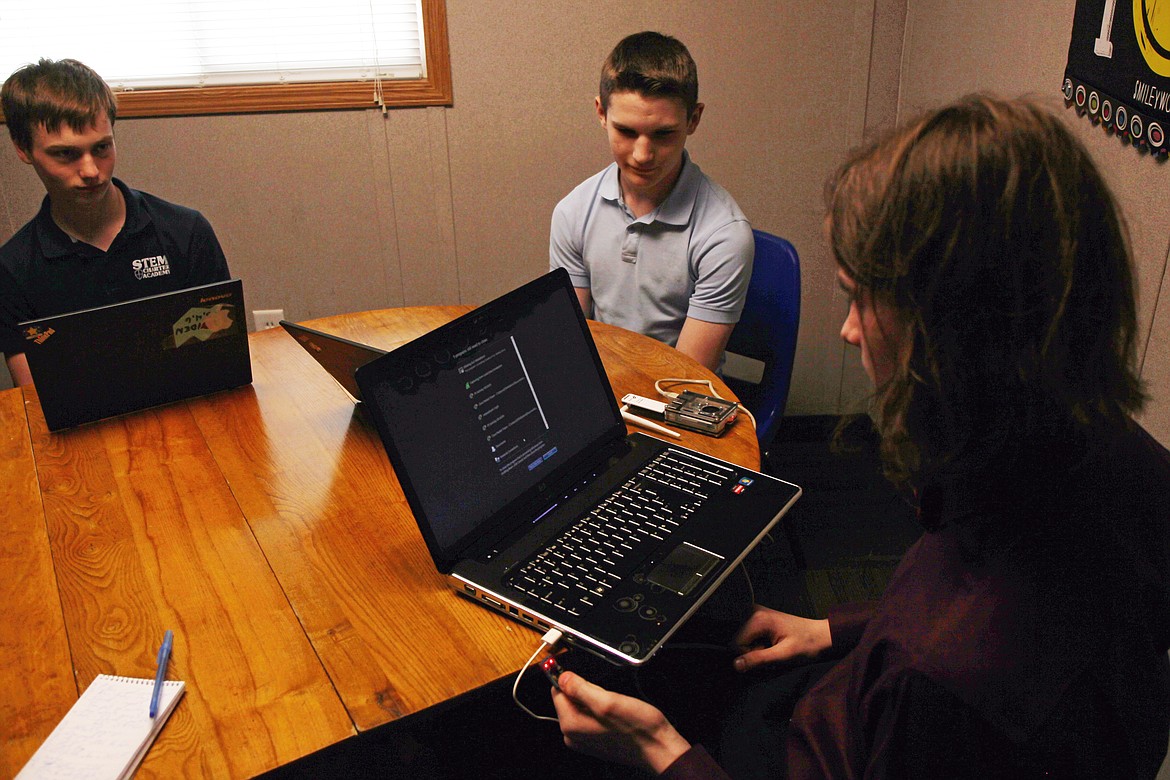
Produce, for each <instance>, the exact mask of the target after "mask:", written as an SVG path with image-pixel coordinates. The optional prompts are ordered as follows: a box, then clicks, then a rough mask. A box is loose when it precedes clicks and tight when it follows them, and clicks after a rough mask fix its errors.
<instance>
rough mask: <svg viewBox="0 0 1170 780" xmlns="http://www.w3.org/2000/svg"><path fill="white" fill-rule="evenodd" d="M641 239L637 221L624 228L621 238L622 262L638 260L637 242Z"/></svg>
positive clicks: (631, 262)
mask: <svg viewBox="0 0 1170 780" xmlns="http://www.w3.org/2000/svg"><path fill="white" fill-rule="evenodd" d="M641 240H642V230H641V228H640V227H639V225H638V224H637V223H634V224H632V225H630V226H628V227H627V228H626V236H625V238H624V239H622V262H623V263H630V264H633V263H636V262H638V244H639V242H640V241H641Z"/></svg>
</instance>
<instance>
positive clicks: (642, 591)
mask: <svg viewBox="0 0 1170 780" xmlns="http://www.w3.org/2000/svg"><path fill="white" fill-rule="evenodd" d="M357 382H358V386H359V387H360V388H361V392H362V397H363V398H365V399H366V410H367V412H369V414H370V415H371V417H372V418H373V419H374V421H375V423H376V424H377V427H378V432H379V434H380V435H381V437H382V441H383V443H384V444H385V446H386V451H387V453H388V455H389V458H390V462H391V464H393V466H394V470H395V472H396V474H397V476H398V480H399V482H400V483H401V485H402V489H403V492H404V493H405V494H406V498H407V500H408V501H409V503H410V507H411V510H412V511H413V513H414V517H415V520H416V521H417V523H418V527H419V530H420V531H421V533H422V536H423V538H424V539H425V540H426V543H427V546H428V548H429V550H430V553H431V557H432V558H433V560H434V563H435V566H436V567H437V568H438V570H439V571H441V572H444V573H447V574H449V575H450V576H451V578H452V583H453V584H454V585H455V587H456V588H457V589H458V592H459V593H461V594H462V595H464V596H466V597H468V598H470V599H473V600H475V601H476V602H477V603H479V604H482V605H485V606H487V607H490V608H492V609H494V610H497V611H499V612H501V613H503V614H505V615H508V616H510V617H512V618H513V619H515V620H517V621H519V622H521V623H524V624H526V625H529V626H531V627H532V628H534V629H538V630H547V629H548V628H550V627H556V628H558V629H560V630H561V631H562V632H564V634H565V638H566V640H567V641H569V642H570V643H573V644H576V645H578V646H580V647H582V648H585V649H588V650H591V651H594V652H596V653H598V654H600V655H601V656H603V657H605V658H607V659H609V660H611V661H614V662H617V663H625V664H635V665H636V664H642V663H645V662H646V661H647V660H649V658H650V657H651V656H652V655H653V654H654V653H655V651H657V650H658V648H660V647H661V646H662V644H663V643H664V642H665V641H666V640H667V639H668V638H669V637H670V636H671V634H673V633H674V632H675V631H676V630H677V629H678V628H679V627H680V626H681V625H682V624H683V623H684V622H685V621H686V620H687V619H688V618H689V617H690V616H691V615H692V614H694V612H695V611H696V610H697V609H698V608H699V606H700V605H701V604H702V603H703V602H704V601H705V600H706V599H707V598H708V597H709V596H710V595H711V593H712V592H713V591H714V590H715V588H716V587H717V586H718V585H719V584H720V583H721V582H722V581H723V579H724V578H725V577H727V575H728V574H729V573H730V572H731V571H732V570H733V569H734V568H735V567H736V566H737V565H738V564H739V563H740V562H741V561H742V560H743V558H744V556H746V555H747V553H748V552H749V551H750V550H751V549H752V548H753V547H754V546H755V545H756V544H757V543H758V542H759V541H760V539H762V538H763V536H764V535H765V534H766V533H767V532H768V531H769V530H770V529H771V528H772V527H773V526H774V525H775V524H776V523H777V522H778V521H779V520H780V518H781V517H782V516H783V515H784V514H785V512H787V511H788V509H789V508H790V507H791V506H792V504H793V503H794V502H795V501H796V499H797V498H798V497H799V496H800V488H798V487H796V486H795V485H792V484H789V483H787V482H783V481H781V480H779V479H775V478H773V477H770V476H767V475H764V474H760V473H757V472H755V471H751V470H749V469H745V468H742V467H740V466H737V465H734V464H732V463H727V462H725V461H721V460H719V459H717V458H713V457H711V456H709V455H704V454H701V453H697V452H693V451H691V450H687V449H685V448H682V447H679V446H676V445H673V444H667V443H665V442H663V441H660V440H658V439H655V438H652V437H649V436H645V435H642V434H633V435H627V434H626V428H625V424H624V422H623V420H622V417H621V413H620V411H619V408H618V405H617V402H616V399H615V397H614V391H613V389H612V388H611V386H610V383H609V380H608V378H607V377H606V374H605V369H604V368H603V367H602V364H601V359H600V357H599V356H598V353H597V348H596V346H595V345H594V343H593V339H592V336H591V334H590V332H589V328H588V326H587V325H586V322H585V318H584V317H583V316H582V314H581V309H580V306H579V305H578V303H577V298H576V296H575V294H574V292H573V288H572V285H571V284H570V282H569V276H568V274H567V273H565V272H564V270H562V269H558V270H557V271H554V272H552V273H550V274H547V275H545V276H543V277H540V278H538V279H536V280H535V281H533V282H530V283H529V284H526V285H524V286H523V287H521V288H519V289H517V290H515V291H513V292H511V293H508V294H507V295H504V296H503V297H501V298H499V299H497V300H495V301H492V302H491V303H488V304H486V305H484V306H482V307H480V308H479V309H476V310H475V311H473V312H471V313H469V314H467V315H465V316H463V317H461V318H459V319H457V320H455V321H453V322H451V323H449V324H448V325H445V326H443V327H441V328H439V329H437V330H434V331H432V332H430V333H428V334H426V335H424V336H422V337H420V338H418V339H416V340H415V341H412V342H410V343H408V344H406V345H404V346H402V347H400V348H398V349H396V350H394V351H392V352H389V353H387V354H386V355H383V356H382V357H379V358H378V359H376V360H374V361H372V362H370V363H367V364H366V365H364V366H362V367H361V368H359V369H358V370H357Z"/></svg>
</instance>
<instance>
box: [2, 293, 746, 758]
mask: <svg viewBox="0 0 1170 780" xmlns="http://www.w3.org/2000/svg"><path fill="white" fill-rule="evenodd" d="M468 310H469V307H416V308H405V309H388V310H382V311H372V312H364V313H360V314H348V315H339V316H336V317H329V318H324V319H321V320H316V321H313V322H309V323H306V324H308V325H309V326H310V327H315V328H318V329H320V330H325V331H328V332H330V333H335V334H337V335H340V336H344V337H346V338H349V339H352V340H356V341H362V342H365V343H369V344H372V345H374V346H378V347H381V348H383V349H393V348H394V347H396V346H398V345H400V344H403V343H405V342H406V341H409V340H411V339H413V338H415V337H417V336H419V335H421V334H423V333H425V332H427V331H429V330H431V329H433V328H435V327H437V326H438V325H441V324H443V323H445V322H447V321H449V320H451V319H453V318H454V317H456V316H458V315H459V314H461V313H463V312H465V311H468ZM590 325H591V328H592V330H593V333H594V335H595V338H596V340H597V342H598V347H599V351H600V353H601V356H602V360H603V362H604V363H605V366H606V370H607V372H608V374H609V378H610V382H611V384H612V385H613V388H614V392H615V395H616V396H617V397H619V398H620V397H621V396H622V395H624V394H625V393H627V392H634V393H638V394H639V395H645V396H648V397H653V396H654V380H655V379H658V378H663V377H687V378H691V377H703V378H713V377H712V375H711V374H710V372H708V371H706V370H705V369H703V368H701V367H700V366H699V365H698V364H697V363H695V362H694V361H692V360H690V359H689V358H686V357H684V356H683V355H681V354H680V353H678V352H676V351H675V350H673V349H670V348H669V347H666V346H664V345H662V344H660V343H658V342H656V341H653V340H652V339H649V338H646V337H644V336H640V335H637V334H633V333H629V332H627V331H624V330H621V329H619V328H613V327H609V326H605V325H599V324H596V323H590ZM250 346H251V350H252V368H253V383H252V385H250V386H248V387H243V388H238V389H236V390H231V391H226V392H222V393H216V394H214V395H211V396H207V397H204V398H199V399H194V400H191V401H188V402H185V403H178V404H172V405H169V406H165V407H160V408H158V409H153V410H147V411H145V412H139V413H136V414H133V415H126V416H123V417H120V418H116V419H113V420H106V421H102V422H99V423H94V424H91V425H86V426H81V427H79V428H75V429H72V430H67V431H62V432H59V433H57V434H51V433H49V432H48V430H47V429H46V427H45V424H44V419H43V417H42V415H41V413H40V405H39V403H38V402H37V401H36V395H35V392H34V391H32V390H30V389H26V390H25V391H24V395H22V391H21V390H10V391H6V392H4V393H0V437H2V438H0V449H2V452H3V455H4V458H3V462H2V464H0V479H2V482H0V491H2V492H0V498H2V499H3V506H4V521H3V524H2V526H0V556H2V557H0V563H3V564H4V573H3V574H0V596H2V597H3V601H2V603H0V610H2V615H3V620H0V637H2V642H0V653H2V657H0V684H2V685H3V686H4V690H5V693H4V694H3V695H2V698H0V717H2V718H3V723H4V726H3V729H4V731H3V745H2V746H0V775H5V776H7V775H11V774H13V773H14V772H15V771H16V770H17V769H19V767H20V766H21V765H23V763H24V762H25V761H26V760H27V759H28V757H29V756H31V754H32V752H34V751H35V749H36V747H37V746H38V745H39V744H40V742H41V741H43V740H44V738H45V737H46V736H47V735H48V733H49V731H51V730H52V728H53V726H55V725H56V723H57V721H58V720H59V719H60V717H61V716H62V715H63V714H64V712H65V711H67V710H68V708H69V706H70V705H71V704H72V702H73V701H75V700H76V698H77V695H78V693H79V692H80V691H82V690H84V688H85V687H86V686H87V685H88V684H89V682H90V681H92V680H93V678H94V677H95V676H96V675H97V674H99V673H107V674H120V675H130V676H138V677H152V676H153V674H154V658H155V653H156V651H157V648H158V644H159V641H160V640H161V638H162V634H163V632H164V630H166V629H168V628H171V629H174V631H175V651H174V656H173V659H172V662H171V666H170V674H169V677H170V678H171V679H182V680H185V681H186V682H187V694H186V700H185V701H184V702H182V703H181V704H180V706H179V707H178V709H177V710H176V711H175V714H174V715H173V716H172V717H171V720H170V721H169V722H168V723H167V726H166V728H165V729H164V730H163V733H162V734H161V735H160V737H159V739H158V741H157V742H156V744H155V746H154V747H153V748H152V749H151V751H150V753H149V754H148V755H147V758H146V760H145V762H144V763H143V765H142V768H141V770H140V772H141V774H140V776H142V777H175V776H216V777H249V776H252V775H255V774H257V773H259V772H262V771H265V770H267V769H270V768H273V767H276V766H279V765H281V764H283V763H287V762H288V761H291V760H293V759H295V758H298V757H300V756H302V755H305V754H307V753H310V752H312V751H314V750H317V749H319V748H321V747H324V746H326V745H328V744H331V743H333V742H336V741H338V740H341V739H344V738H346V737H347V736H350V735H352V734H354V733H355V732H356V731H357V730H365V729H369V728H373V727H375V726H378V725H380V724H383V723H387V722H389V721H392V720H395V719H397V718H400V717H403V716H405V715H409V714H411V713H414V712H418V711H419V710H422V709H425V708H427V707H430V706H432V705H435V704H438V703H440V702H443V701H446V700H448V699H451V698H453V697H455V696H458V695H460V694H462V693H465V692H467V691H470V690H473V689H475V688H477V687H479V686H482V685H484V684H486V683H488V682H491V681H493V680H495V679H498V678H499V677H501V676H504V675H507V674H510V673H512V672H514V671H515V670H517V669H518V668H519V667H520V665H521V664H522V663H523V662H524V660H525V659H526V658H527V657H528V655H529V654H530V653H531V652H532V650H533V649H535V647H536V646H537V643H538V641H539V636H538V635H537V634H536V633H534V632H533V631H531V630H529V629H527V628H525V627H523V626H520V625H519V624H516V623H514V622H512V621H510V620H508V619H506V618H504V617H502V616H499V615H497V614H495V613H493V612H491V611H489V610H487V609H484V608H481V607H479V606H477V605H475V604H472V603H470V602H468V601H466V600H464V599H462V598H459V597H457V596H456V595H455V593H454V591H453V590H452V589H451V588H450V586H449V585H448V583H447V580H446V578H445V577H444V576H442V575H440V574H439V573H438V572H437V571H436V570H435V568H434V565H433V564H432V562H431V559H430V556H429V554H428V553H427V549H426V545H425V544H424V542H423V540H422V537H421V535H420V534H419V532H418V529H417V526H416V525H415V522H414V519H413V516H412V515H411V512H410V509H409V507H408V506H407V504H406V501H405V499H404V497H403V495H402V491H401V489H400V487H399V485H398V482H397V480H396V478H395V476H394V473H393V469H392V468H391V466H390V463H389V461H388V459H387V457H386V454H385V451H384V450H383V448H382V444H381V442H380V440H379V438H378V435H377V432H376V430H375V429H374V426H373V424H372V422H371V421H369V420H368V419H367V418H366V415H365V413H364V412H363V411H361V409H360V407H355V406H354V404H353V402H352V401H351V400H350V399H349V397H348V396H347V395H346V394H345V392H344V391H343V390H342V389H341V388H340V387H339V386H338V385H337V384H336V383H335V382H334V381H333V379H332V378H331V377H329V376H328V374H326V373H325V371H324V370H322V369H321V368H320V367H319V366H318V365H317V364H316V363H315V362H314V361H313V360H312V358H311V357H310V356H309V355H308V354H307V353H305V351H304V350H303V349H302V348H301V347H300V346H299V345H298V344H297V343H296V342H295V341H293V339H292V338H290V337H289V336H288V335H287V334H285V333H284V331H283V330H280V329H272V330H267V331H262V332H259V333H255V334H253V335H252V336H251V337H250ZM716 387H717V388H718V390H719V392H720V393H721V394H723V395H726V396H727V397H731V396H730V393H729V391H728V390H727V388H726V386H724V385H723V384H722V383H721V382H718V381H717V380H716ZM700 389H701V388H700ZM678 443H680V444H682V445H683V446H687V447H691V448H694V449H697V450H701V451H704V452H709V453H712V454H715V455H718V456H720V457H723V458H726V459H728V460H733V461H736V462H739V463H742V464H744V465H747V466H749V467H753V468H754V467H758V465H759V451H758V448H757V446H756V439H755V435H754V433H753V432H752V430H751V429H750V426H749V425H747V424H746V423H739V424H737V425H736V426H734V427H733V428H732V429H731V431H729V432H728V433H727V434H725V436H724V437H722V438H718V439H715V438H711V437H707V436H703V435H701V434H697V433H684V435H683V438H682V439H681V440H679V442H678Z"/></svg>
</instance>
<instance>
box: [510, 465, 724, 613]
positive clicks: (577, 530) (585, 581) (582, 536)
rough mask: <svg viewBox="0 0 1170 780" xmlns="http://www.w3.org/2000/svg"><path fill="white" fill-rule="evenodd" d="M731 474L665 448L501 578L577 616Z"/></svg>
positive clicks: (602, 595) (597, 599) (623, 576)
mask: <svg viewBox="0 0 1170 780" xmlns="http://www.w3.org/2000/svg"><path fill="white" fill-rule="evenodd" d="M734 473H735V472H733V471H732V470H731V469H730V468H727V467H725V466H721V465H719V464H715V463H709V462H707V461H702V460H698V459H696V458H694V457H692V456H690V455H687V454H686V453H683V452H679V451H678V450H673V449H667V450H664V451H663V452H661V453H660V454H659V455H658V456H657V457H655V458H654V460H652V461H650V462H649V463H647V464H646V465H645V466H644V467H643V468H642V469H641V471H639V472H638V473H637V474H635V475H634V476H632V477H630V478H629V479H628V480H626V482H625V483H624V484H622V485H621V487H619V488H618V489H617V490H615V491H614V492H612V493H610V494H609V495H608V496H607V497H606V498H604V499H602V501H601V502H600V503H598V504H597V505H596V506H595V507H593V509H591V510H590V511H588V512H586V513H585V514H583V515H582V516H581V517H580V518H579V519H578V520H577V522H575V523H574V524H573V525H571V526H569V527H568V528H567V529H565V530H564V531H563V532H562V533H561V534H560V535H559V536H558V537H557V538H556V539H554V540H553V541H552V542H551V543H550V544H549V545H548V546H547V547H545V548H544V549H543V550H541V551H540V552H538V553H537V554H536V555H534V556H533V557H532V558H530V559H529V560H528V561H526V562H525V563H524V564H523V565H522V566H520V567H519V568H518V569H517V570H516V571H515V573H513V574H512V576H511V577H509V578H508V580H507V582H508V584H509V585H511V586H513V587H515V588H517V589H518V590H521V591H523V592H524V593H527V594H528V595H529V596H532V597H534V598H537V599H539V600H541V601H543V602H545V603H547V604H551V605H552V606H554V607H557V608H559V609H562V610H564V611H565V612H567V613H569V614H570V615H580V614H582V613H584V612H585V611H586V610H588V609H590V608H591V607H593V606H594V605H595V604H596V603H597V602H598V601H599V600H600V599H602V598H603V597H604V596H605V595H606V594H607V593H608V592H609V591H610V589H611V588H613V586H614V585H616V584H617V583H619V582H621V581H622V580H623V579H624V578H626V577H627V576H629V575H630V574H631V573H633V572H634V571H635V570H636V569H637V568H638V566H639V565H640V564H641V563H642V561H643V560H645V558H646V556H647V555H649V554H650V553H651V552H652V551H653V550H654V548H655V547H657V546H658V545H659V544H661V543H662V542H663V541H665V540H666V539H667V538H669V537H670V535H671V534H672V533H674V530H675V529H676V528H678V527H679V524H680V523H681V522H682V521H684V520H685V519H686V518H687V517H689V516H690V515H691V514H692V513H693V512H694V511H695V509H696V508H698V507H699V506H700V505H701V504H702V503H703V500H704V499H706V498H707V497H708V496H710V495H711V494H712V493H713V492H714V491H715V490H716V489H718V488H719V487H721V486H723V485H725V484H727V482H728V481H729V480H730V479H731V478H732V477H733V475H734Z"/></svg>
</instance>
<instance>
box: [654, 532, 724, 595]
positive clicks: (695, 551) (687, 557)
mask: <svg viewBox="0 0 1170 780" xmlns="http://www.w3.org/2000/svg"><path fill="white" fill-rule="evenodd" d="M722 560H723V558H721V557H720V556H718V555H715V554H714V553H709V552H707V551H706V550H701V549H699V548H698V547H695V546H694V545H693V544H691V543H690V542H683V543H682V544H680V545H679V546H678V547H675V548H674V549H673V550H671V551H670V554H669V555H667V556H666V557H665V558H664V559H663V560H662V562H661V563H659V564H658V565H657V566H655V567H654V569H653V570H651V572H650V573H649V574H648V575H647V576H646V579H647V580H648V581H649V582H651V583H653V584H654V585H660V586H662V587H663V588H666V589H667V590H669V591H673V592H674V593H677V594H678V595H680V596H686V595H687V594H689V593H690V592H691V591H692V590H694V589H695V586H696V585H698V584H699V583H700V582H702V581H703V578H704V577H705V576H707V575H708V574H710V573H711V571H712V570H713V569H714V568H715V567H716V566H718V565H719V562H720V561H722Z"/></svg>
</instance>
